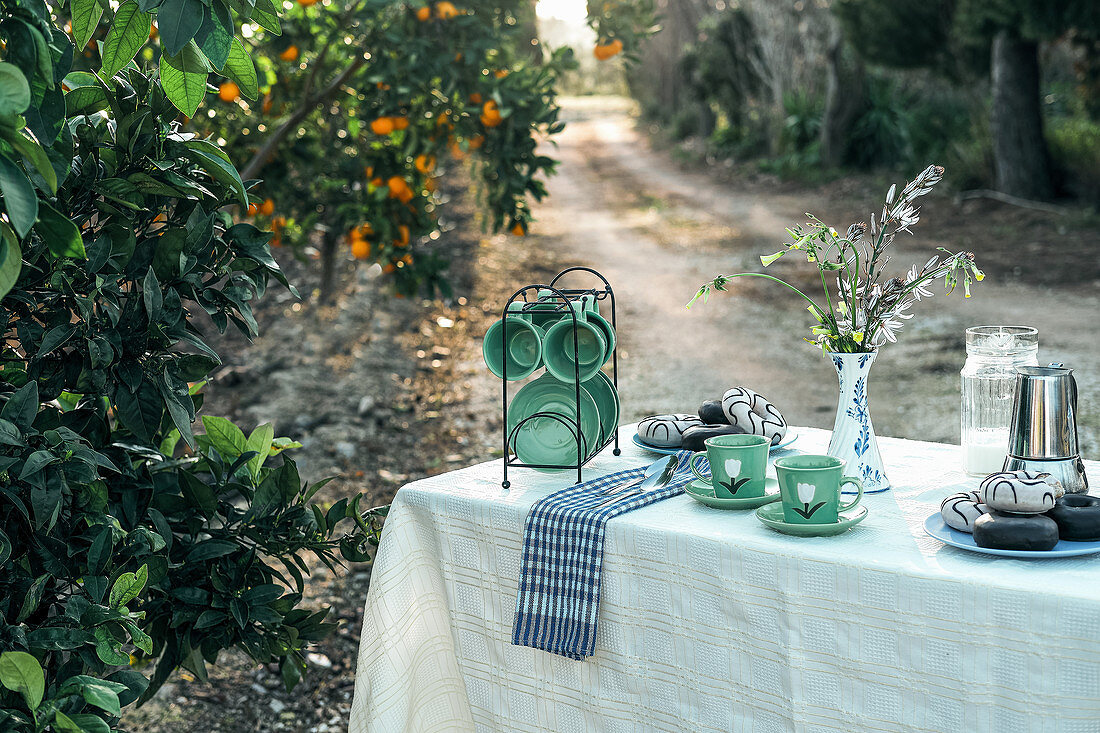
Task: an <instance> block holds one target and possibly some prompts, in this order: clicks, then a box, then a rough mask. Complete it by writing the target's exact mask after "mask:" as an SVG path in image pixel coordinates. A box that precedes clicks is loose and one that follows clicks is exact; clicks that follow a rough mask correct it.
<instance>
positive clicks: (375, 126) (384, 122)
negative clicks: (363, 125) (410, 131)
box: [370, 117, 396, 135]
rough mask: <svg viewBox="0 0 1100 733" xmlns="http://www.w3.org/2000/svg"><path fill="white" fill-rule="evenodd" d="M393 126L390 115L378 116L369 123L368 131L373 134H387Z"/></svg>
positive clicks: (391, 130)
mask: <svg viewBox="0 0 1100 733" xmlns="http://www.w3.org/2000/svg"><path fill="white" fill-rule="evenodd" d="M395 127H396V125H394V123H393V118H392V117H379V118H378V119H376V120H374V121H373V122H371V123H370V131H371V132H373V133H374V134H375V135H389V134H390V133H391V132H393V131H394V128H395Z"/></svg>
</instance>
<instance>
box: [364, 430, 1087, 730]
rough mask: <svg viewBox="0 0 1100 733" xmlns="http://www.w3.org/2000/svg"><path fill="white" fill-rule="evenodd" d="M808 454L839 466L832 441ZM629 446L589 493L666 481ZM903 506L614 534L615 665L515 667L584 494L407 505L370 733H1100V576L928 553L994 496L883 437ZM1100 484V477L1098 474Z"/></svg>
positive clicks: (396, 533) (368, 642) (389, 542)
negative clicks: (528, 576)
mask: <svg viewBox="0 0 1100 733" xmlns="http://www.w3.org/2000/svg"><path fill="white" fill-rule="evenodd" d="M798 430H799V439H798V441H797V442H796V443H795V444H794V446H792V448H793V449H794V450H797V451H801V452H823V451H824V449H825V447H826V445H827V442H828V433H827V432H826V431H821V430H813V429H807V428H798ZM633 434H634V427H633V426H625V427H623V428H622V429H621V431H620V439H621V443H622V445H623V455H622V456H621V457H618V458H616V457H615V456H614V455H612V453H611V451H610V450H608V451H606V452H605V454H603V455H601V456H599V457H598V458H596V459H595V460H594V461H593V462H592V463H591V464H589V466H588V467H587V468H586V473H585V475H586V476H595V475H598V474H600V473H606V472H611V471H617V470H621V469H622V468H624V467H627V466H630V465H637V464H640V463H645V462H649V461H652V460H653V459H654V458H656V456H652V455H650V454H648V453H645V452H644V451H641V450H640V449H638V448H636V447H634V446H633V445H632V444H631V443H630V437H631V436H632V435H633ZM880 442H881V448H882V452H883V457H884V459H885V464H886V466H887V469H888V471H889V474H890V478H891V480H892V481H893V485H894V490H893V491H890V492H886V493H884V494H878V495H874V496H868V497H865V498H864V504H865V505H866V506H867V507H868V508H869V509H870V515H869V516H868V518H867V519H866V520H865V521H864V522H863V523H862V524H860V525H859V526H857V527H855V528H854V529H853V530H851V531H849V532H847V533H845V534H843V535H841V536H839V537H832V538H813V539H800V538H794V537H788V536H786V535H782V534H779V533H777V532H774V531H772V530H770V529H768V528H766V527H765V526H763V525H762V524H761V523H760V522H759V521H757V519H756V518H755V517H754V516H753V514H752V512H722V511H717V510H714V509H709V508H707V507H704V506H702V505H700V504H698V503H696V502H694V501H693V500H692V499H690V498H689V497H687V496H686V495H681V496H676V497H673V498H671V499H668V500H666V501H662V502H658V503H656V504H652V505H650V506H647V507H645V508H643V509H639V510H637V511H635V512H632V513H630V514H627V515H624V516H622V517H619V518H616V519H614V520H612V521H611V522H609V523H608V525H607V541H606V546H605V553H604V583H603V591H602V599H601V607H600V612H599V630H598V634H597V644H596V655H595V656H594V657H592V658H590V659H588V660H586V661H573V660H569V659H565V658H563V657H560V656H557V655H553V654H549V653H546V652H542V651H538V650H535V649H531V648H529V647H521V646H513V645H512V643H511V638H512V619H513V614H514V612H515V604H516V591H517V583H518V579H519V573H520V559H521V556H522V535H523V526H524V519H525V518H526V516H527V512H528V510H529V508H530V507H531V505H532V504H533V503H534V502H535V500H537V499H539V498H541V497H543V496H546V495H547V494H549V493H551V492H552V491H555V490H557V489H560V488H562V487H563V486H565V485H567V484H568V483H570V482H572V481H573V480H574V478H575V477H574V476H571V474H569V473H568V472H561V473H557V474H546V473H538V472H535V471H531V470H523V469H520V470H516V471H515V472H514V473H512V474H510V477H511V478H512V480H513V485H512V489H511V490H510V491H507V492H505V491H503V490H502V489H501V488H500V480H501V464H500V461H495V462H492V463H486V464H482V465H478V466H473V467H470V468H466V469H463V470H460V471H454V472H452V473H446V474H442V475H439V476H434V477H432V478H429V479H425V480H423V481H417V482H415V483H412V484H409V485H408V486H405V487H404V488H402V489H401V490H400V491H399V492H398V494H397V497H396V498H395V500H394V503H393V508H392V509H391V511H390V514H389V518H388V519H387V521H386V527H385V531H384V535H383V539H382V543H381V546H380V548H379V551H378V557H377V560H376V562H375V565H374V570H373V573H372V577H371V583H370V590H369V592H368V595H367V600H366V608H365V614H364V620H363V634H362V640H361V646H360V650H359V664H358V672H357V675H356V680H355V697H354V701H353V705H352V711H351V720H350V726H349V731H350V733H367V732H368V731H370V732H373V731H410V732H412V733H430V732H432V731H467V730H468V731H509V732H510V731H554V732H556V733H572V732H573V731H577V732H582V731H584V732H586V731H608V732H615V733H619V732H623V731H631V732H637V733H642V732H646V733H648V732H649V731H677V732H679V731H691V732H693V733H702V732H704V731H715V732H717V731H721V732H723V733H725V732H728V731H752V732H754V733H773V732H784V731H844V732H845V733H849V732H851V731H935V732H936V733H954V732H956V731H958V732H962V731H966V732H968V733H978V732H984V731H990V732H995V731H1006V732H1008V731H1011V732H1013V733H1018V732H1020V731H1041V732H1043V733H1048V732H1052V731H1059V732H1063V731H1064V732H1066V733H1097V732H1100V623H1098V622H1100V582H1098V580H1100V556H1090V557H1078V558H1067V559H1057V560H1015V559H1006V558H996V557H991V556H988V555H979V554H974V553H969V552H966V551H964V550H959V549H955V548H952V547H947V546H945V545H943V544H941V543H940V542H938V541H936V540H934V539H932V538H931V537H928V536H926V535H925V534H924V530H923V522H924V520H925V518H926V517H927V516H928V515H929V514H930V513H932V512H934V511H937V510H938V508H939V503H940V500H941V499H942V498H943V497H945V496H947V495H948V494H950V493H953V492H955V491H958V490H960V489H963V488H973V487H976V483H977V482H976V481H975V480H972V479H968V478H966V477H965V476H964V475H963V474H962V473H961V471H960V469H959V466H960V463H961V456H960V455H959V448H958V447H957V446H949V445H939V444H933V443H922V442H915V441H906V440H896V439H881V441H880ZM1087 470H1088V472H1089V474H1091V476H1092V477H1093V480H1094V481H1097V480H1100V464H1098V463H1096V462H1089V463H1087Z"/></svg>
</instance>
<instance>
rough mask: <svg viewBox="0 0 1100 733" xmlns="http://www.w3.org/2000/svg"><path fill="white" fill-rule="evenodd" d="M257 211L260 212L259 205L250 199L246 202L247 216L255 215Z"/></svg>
mask: <svg viewBox="0 0 1100 733" xmlns="http://www.w3.org/2000/svg"><path fill="white" fill-rule="evenodd" d="M259 213H260V205H259V204H257V203H253V202H251V201H250V202H249V204H248V215H249V216H256V214H259Z"/></svg>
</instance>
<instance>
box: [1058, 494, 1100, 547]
mask: <svg viewBox="0 0 1100 733" xmlns="http://www.w3.org/2000/svg"><path fill="white" fill-rule="evenodd" d="M1047 516H1048V517H1050V518H1051V519H1053V520H1054V521H1055V522H1056V523H1057V524H1058V536H1059V537H1061V538H1062V539H1064V540H1069V541H1070V542H1094V541H1096V540H1100V496H1089V495H1088V494H1066V495H1065V496H1063V497H1061V498H1060V499H1058V502H1057V503H1056V504H1055V505H1054V508H1053V509H1051V510H1050V511H1049V512H1047Z"/></svg>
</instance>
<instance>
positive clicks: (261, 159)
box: [241, 55, 367, 180]
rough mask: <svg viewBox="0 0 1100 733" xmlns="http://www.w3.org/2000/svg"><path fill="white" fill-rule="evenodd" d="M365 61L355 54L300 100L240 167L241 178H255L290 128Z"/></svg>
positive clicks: (337, 88) (327, 96)
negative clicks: (326, 82) (332, 76)
mask: <svg viewBox="0 0 1100 733" xmlns="http://www.w3.org/2000/svg"><path fill="white" fill-rule="evenodd" d="M366 63H367V60H366V59H365V58H364V57H363V56H362V55H360V56H356V57H355V60H354V61H352V62H351V64H350V65H349V66H348V67H347V68H346V69H344V70H343V71H341V72H340V73H339V74H338V75H337V76H336V78H335V79H333V80H332V81H331V82H330V83H329V85H328V86H326V87H325V88H324V89H321V90H320V91H319V92H317V93H316V94H314V95H313V96H311V97H308V98H307V99H305V100H304V101H303V102H302V105H301V106H300V107H298V109H296V110H294V112H292V113H291V115H290V117H287V118H286V120H284V121H283V123H282V124H281V125H279V126H278V127H277V128H275V131H274V132H272V133H271V134H270V135H269V136H268V137H267V139H266V140H264V144H263V145H261V146H260V149H259V150H257V151H256V154H255V155H253V156H252V159H251V160H249V161H248V164H247V165H246V166H245V167H244V168H242V169H241V178H242V179H244V180H248V179H250V178H256V177H257V176H258V175H259V173H260V171H261V170H262V169H263V167H264V166H265V165H267V162H268V160H269V159H270V158H271V155H272V154H273V153H274V152H275V150H276V148H278V147H279V145H280V144H281V143H282V142H283V140H284V139H286V136H287V135H289V134H290V132H291V130H293V129H294V128H295V127H297V126H298V123H300V122H301V121H302V120H304V119H305V118H306V117H307V116H308V115H309V113H310V112H312V111H313V110H314V109H315V108H316V107H317V105H319V104H323V103H325V102H327V101H328V100H330V99H332V97H333V95H335V94H336V92H338V91H340V89H341V88H342V87H343V86H344V84H345V83H347V81H348V79H350V78H351V77H352V76H353V75H354V74H355V72H357V71H359V69H361V68H363V65H364V64H366Z"/></svg>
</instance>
